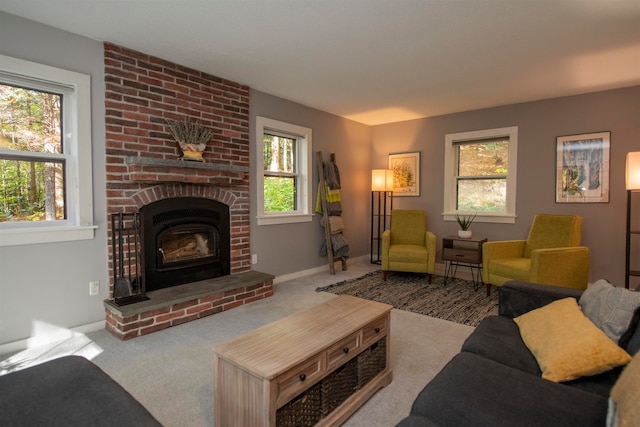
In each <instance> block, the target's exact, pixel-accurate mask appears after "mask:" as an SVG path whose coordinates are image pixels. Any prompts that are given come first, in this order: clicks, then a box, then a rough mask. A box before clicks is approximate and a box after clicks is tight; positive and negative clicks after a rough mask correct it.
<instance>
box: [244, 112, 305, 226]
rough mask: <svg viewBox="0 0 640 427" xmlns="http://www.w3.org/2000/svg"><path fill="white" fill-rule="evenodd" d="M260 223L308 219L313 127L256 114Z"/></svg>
mask: <svg viewBox="0 0 640 427" xmlns="http://www.w3.org/2000/svg"><path fill="white" fill-rule="evenodd" d="M256 135H257V137H256V139H257V141H256V142H257V146H256V153H257V158H258V161H257V162H256V163H257V168H258V170H257V181H258V183H257V188H258V204H257V205H258V225H268V224H284V223H293V222H308V221H311V220H312V218H313V213H312V209H311V206H312V205H311V200H312V198H311V164H312V163H311V129H308V128H305V127H301V126H297V125H292V124H289V123H284V122H279V121H277V120H271V119H267V118H265V117H257V119H256Z"/></svg>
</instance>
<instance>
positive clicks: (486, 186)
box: [443, 127, 518, 223]
mask: <svg viewBox="0 0 640 427" xmlns="http://www.w3.org/2000/svg"><path fill="white" fill-rule="evenodd" d="M517 147H518V128H517V127H508V128H500V129H488V130H482V131H473V132H463V133H455V134H448V135H446V138H445V192H444V206H445V212H444V214H443V215H444V218H445V219H446V220H455V216H456V214H471V213H476V212H477V217H476V221H479V222H511V223H513V222H515V204H516V194H515V192H516V164H517Z"/></svg>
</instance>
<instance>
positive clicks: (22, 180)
mask: <svg viewBox="0 0 640 427" xmlns="http://www.w3.org/2000/svg"><path fill="white" fill-rule="evenodd" d="M61 101H62V96H61V95H58V94H52V93H47V92H41V91H37V90H30V89H25V88H21V87H17V86H10V85H6V84H0V148H1V149H4V150H5V151H4V152H1V153H0V222H7V221H42V220H56V219H64V217H65V210H64V159H62V158H59V156H57V155H58V154H60V153H62V137H61V135H62V132H61V112H60V104H61ZM31 153H40V154H42V155H48V154H52V155H53V157H58V158H57V159H47V158H45V157H38V154H31Z"/></svg>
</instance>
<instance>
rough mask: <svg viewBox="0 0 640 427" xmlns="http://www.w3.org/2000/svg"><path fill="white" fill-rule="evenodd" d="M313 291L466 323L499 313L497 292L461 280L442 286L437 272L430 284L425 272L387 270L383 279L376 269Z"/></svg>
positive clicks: (473, 323)
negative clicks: (475, 287)
mask: <svg viewBox="0 0 640 427" xmlns="http://www.w3.org/2000/svg"><path fill="white" fill-rule="evenodd" d="M316 291H318V292H321V291H322V292H330V293H332V294H337V295H342V294H346V295H353V296H356V297H360V298H364V299H368V300H373V301H379V302H383V303H386V304H390V305H392V306H393V307H394V308H397V309H399V310H406V311H411V312H414V313H420V314H424V315H427V316H431V317H437V318H440V319H444V320H449V321H451V322H456V323H460V324H463V325H468V326H477V325H478V323H480V321H481V320H482V319H484V318H485V317H487V316H490V315H494V314H498V293H497V292H492V293H491V296H487V294H486V292H485V288H484V286H481V287H480V288H479V289H478V290H477V291H475V290H474V286H473V283H472V282H469V281H467V280H463V279H449V280H448V281H447V284H446V286H445V284H444V277H442V276H436V275H434V276H433V282H432V283H431V284H429V283H428V281H427V278H426V275H424V274H413V273H396V272H389V273H388V275H387V281H386V282H385V281H383V280H382V271H375V272H372V273H369V274H366V275H364V276H362V277H359V278H357V279H352V280H346V281H343V282H340V283H336V284H333V285H329V286H324V287H321V288H317V289H316Z"/></svg>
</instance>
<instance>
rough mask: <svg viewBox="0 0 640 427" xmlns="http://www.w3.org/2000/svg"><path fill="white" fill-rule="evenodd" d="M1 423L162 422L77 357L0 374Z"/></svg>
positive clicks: (104, 374)
mask: <svg viewBox="0 0 640 427" xmlns="http://www.w3.org/2000/svg"><path fill="white" fill-rule="evenodd" d="M0 396H2V397H1V398H0V420H1V421H0V424H2V425H10V426H65V427H71V426H82V427H84V426H105V427H107V426H154V427H155V426H160V423H159V422H158V421H156V419H155V418H153V416H152V415H151V414H150V413H149V412H148V411H147V410H146V409H145V408H144V407H143V406H142V405H141V404H140V403H139V402H138V401H137V400H136V399H135V398H134V397H133V396H131V394H129V393H128V392H127V391H126V390H125V389H123V388H122V387H121V386H120V385H119V384H118V383H116V382H115V381H114V380H113V379H111V377H109V376H108V375H107V374H106V373H105V372H104V371H102V370H101V369H100V368H99V367H97V366H96V365H94V364H93V363H91V362H90V361H88V360H87V359H84V358H82V357H80V356H65V357H62V358H59V359H54V360H51V361H49V362H45V363H42V364H40V365H36V366H33V367H31V368H26V369H23V370H21V371H17V372H13V373H10V374H7V375H3V376H0Z"/></svg>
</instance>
